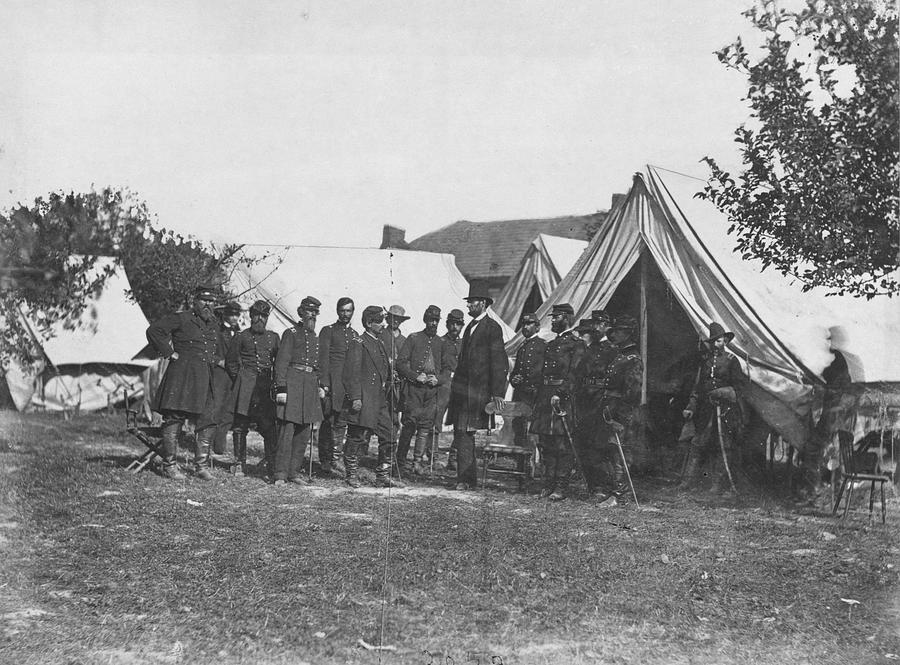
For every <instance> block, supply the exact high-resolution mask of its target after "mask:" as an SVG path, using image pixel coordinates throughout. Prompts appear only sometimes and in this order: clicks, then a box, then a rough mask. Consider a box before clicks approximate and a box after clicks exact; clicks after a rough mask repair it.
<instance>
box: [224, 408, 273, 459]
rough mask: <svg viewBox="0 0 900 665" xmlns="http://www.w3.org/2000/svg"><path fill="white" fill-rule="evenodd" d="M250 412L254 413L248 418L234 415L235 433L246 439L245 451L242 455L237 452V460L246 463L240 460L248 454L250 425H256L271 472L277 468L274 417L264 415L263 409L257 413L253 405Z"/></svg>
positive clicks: (237, 414)
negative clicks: (247, 438)
mask: <svg viewBox="0 0 900 665" xmlns="http://www.w3.org/2000/svg"><path fill="white" fill-rule="evenodd" d="M250 410H251V412H252V413H250V414H248V415H246V416H245V415H242V414H240V413H236V414H234V433H235V434H241V435H243V437H244V449H243V450H242V451H241V453H238V451H237V450H235V455H234V456H235V459H237V460H238V461H240V462H243V461H246V460H245V459H240V457H242V454H246V452H247V450H246V441H247V440H246V436H247V432H249V431H250V425H252V424H253V423H256V431H257V432H259V434H260V436H262V438H263V451H264V452H263V459H264V460H265V462H266V466H267V467H268V469H269V471H270V472H271V471H272V470H273V469H274V467H275V449H276V446H277V438H276V430H275V418H274V415H272V414H271V413H267V414H266V415H263V412H264V410H263V409H260V410H258V411H257V410H255V409H254V408H253V406H252V405H251V407H250Z"/></svg>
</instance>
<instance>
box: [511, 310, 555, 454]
mask: <svg viewBox="0 0 900 665" xmlns="http://www.w3.org/2000/svg"><path fill="white" fill-rule="evenodd" d="M539 329H540V321H539V320H538V318H537V317H536V316H535V315H534V314H523V315H522V335H523V336H524V337H525V341H524V342H522V346H520V347H519V350H518V351H516V361H515V363H514V364H513V370H512V374H511V375H510V377H509V382H510V383H511V384H512V386H513V397H512V398H513V401H514V402H522V403H524V404H527V405H528V406H531V407H533V406H534V398H535V397H536V396H537V391H538V387H540V385H541V370H542V368H543V366H544V349H545V348H546V347H547V342H545V341H544V340H542V339H541V338H540V337H538V336H537V331H538V330H539ZM512 428H513V433H514V436H515V439H514V442H515V444H516V445H517V446H523V447H524V446H527V445H528V418H527V417H525V416H516V417H515V418H513V419H512Z"/></svg>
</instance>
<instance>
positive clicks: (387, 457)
mask: <svg viewBox="0 0 900 665" xmlns="http://www.w3.org/2000/svg"><path fill="white" fill-rule="evenodd" d="M396 447H397V444H396V443H394V442H393V441H387V440H382V439H379V440H378V466H376V467H375V487H404V483H403V482H402V481H401V480H399V479H396V478H392V477H391V476H392V475H393V473H392V471H393V460H394V452H395V450H396Z"/></svg>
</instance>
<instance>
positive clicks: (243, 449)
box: [231, 429, 247, 476]
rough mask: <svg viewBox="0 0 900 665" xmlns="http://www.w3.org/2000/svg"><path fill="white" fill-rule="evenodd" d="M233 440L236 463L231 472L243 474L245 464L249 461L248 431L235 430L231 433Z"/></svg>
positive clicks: (238, 474) (236, 474)
mask: <svg viewBox="0 0 900 665" xmlns="http://www.w3.org/2000/svg"><path fill="white" fill-rule="evenodd" d="M231 441H232V443H233V444H234V464H232V466H231V473H233V474H234V475H235V476H243V475H244V465H245V464H246V463H247V432H245V431H244V430H237V429H236V430H234V431H233V432H232V433H231Z"/></svg>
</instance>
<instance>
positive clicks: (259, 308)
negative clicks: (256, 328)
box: [250, 300, 272, 316]
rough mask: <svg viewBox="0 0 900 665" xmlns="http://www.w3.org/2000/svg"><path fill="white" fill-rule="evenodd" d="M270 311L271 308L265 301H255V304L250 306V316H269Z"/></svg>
mask: <svg viewBox="0 0 900 665" xmlns="http://www.w3.org/2000/svg"><path fill="white" fill-rule="evenodd" d="M271 311H272V307H271V306H270V305H269V303H267V302H266V301H265V300H257V301H256V302H255V303H253V304H252V305H250V316H253V315H254V314H259V315H260V316H269V312H271Z"/></svg>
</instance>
